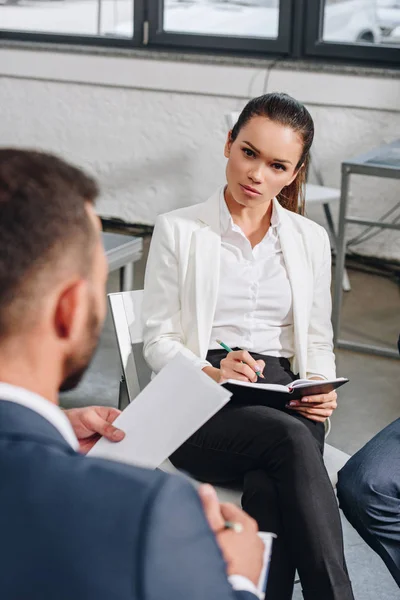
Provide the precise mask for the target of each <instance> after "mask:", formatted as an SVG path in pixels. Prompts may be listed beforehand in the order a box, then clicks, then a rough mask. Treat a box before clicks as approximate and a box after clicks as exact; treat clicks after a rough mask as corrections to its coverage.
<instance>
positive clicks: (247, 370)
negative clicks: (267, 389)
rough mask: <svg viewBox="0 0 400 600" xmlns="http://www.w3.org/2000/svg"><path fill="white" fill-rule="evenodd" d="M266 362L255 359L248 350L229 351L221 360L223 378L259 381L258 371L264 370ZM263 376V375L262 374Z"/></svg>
mask: <svg viewBox="0 0 400 600" xmlns="http://www.w3.org/2000/svg"><path fill="white" fill-rule="evenodd" d="M264 367H265V362H264V361H263V360H258V361H256V360H254V358H253V357H252V356H251V355H250V354H249V352H247V350H234V351H233V352H228V354H227V355H226V357H225V358H223V359H222V360H221V363H220V371H221V379H223V380H225V379H239V381H252V382H253V383H254V382H256V381H257V374H256V371H261V373H262V372H263V370H264ZM262 377H263V376H262Z"/></svg>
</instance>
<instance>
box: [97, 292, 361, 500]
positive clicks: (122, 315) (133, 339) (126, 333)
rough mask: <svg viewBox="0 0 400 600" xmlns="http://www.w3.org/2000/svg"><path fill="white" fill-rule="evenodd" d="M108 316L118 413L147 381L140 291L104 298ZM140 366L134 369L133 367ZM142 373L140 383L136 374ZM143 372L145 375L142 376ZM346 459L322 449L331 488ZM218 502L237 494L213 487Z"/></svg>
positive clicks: (238, 494) (342, 454) (172, 469)
mask: <svg viewBox="0 0 400 600" xmlns="http://www.w3.org/2000/svg"><path fill="white" fill-rule="evenodd" d="M108 298H109V302H110V307H111V314H112V317H113V321H114V326H115V333H116V336H117V342H118V349H119V354H120V358H121V366H122V378H121V385H120V398H119V407H120V408H121V409H123V408H125V406H126V405H127V404H128V403H129V402H132V401H133V400H134V399H135V397H136V396H137V395H138V394H139V392H140V390H141V389H143V387H144V386H145V385H146V384H147V383H148V382H149V381H150V375H151V373H150V369H149V368H148V367H147V365H146V364H145V361H144V358H143V344H142V342H143V332H142V322H141V312H142V301H143V290H138V291H134V292H118V293H115V294H109V295H108ZM140 362H141V363H142V364H141V368H140V369H138V368H137V365H138V364H140ZM139 371H140V372H141V373H142V374H143V373H144V376H143V375H142V380H140V379H139V377H138V372H139ZM146 371H147V372H146ZM349 458H350V456H349V455H348V454H346V453H345V452H342V451H341V450H338V449H337V448H333V446H329V445H328V444H326V445H325V453H324V461H325V466H326V468H327V471H328V473H329V477H330V480H331V482H332V486H333V487H335V486H336V483H337V473H338V471H339V470H340V469H341V468H342V467H343V466H344V465H345V464H346V462H347V461H348V459H349ZM160 469H162V470H163V471H166V472H169V473H177V472H178V471H177V469H175V467H174V466H173V465H172V463H171V462H170V461H169V460H167V461H165V462H164V463H163V464H162V465H161V466H160ZM216 490H217V492H218V497H219V498H220V500H221V502H234V503H235V504H237V505H238V506H240V498H241V490H240V489H234V488H233V487H229V486H216Z"/></svg>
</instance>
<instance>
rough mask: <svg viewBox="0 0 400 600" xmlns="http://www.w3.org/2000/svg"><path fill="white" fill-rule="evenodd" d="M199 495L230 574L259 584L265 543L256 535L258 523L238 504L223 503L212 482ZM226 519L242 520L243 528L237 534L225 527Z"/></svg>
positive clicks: (204, 486) (203, 487)
mask: <svg viewBox="0 0 400 600" xmlns="http://www.w3.org/2000/svg"><path fill="white" fill-rule="evenodd" d="M199 494H200V498H201V500H202V503H203V507H204V512H205V515H206V517H207V520H208V522H209V524H210V527H211V529H212V530H213V532H214V533H215V536H216V538H217V542H218V545H219V547H220V548H221V550H222V554H223V556H224V559H225V562H226V563H227V572H228V575H242V576H243V577H247V579H249V580H250V581H251V582H252V583H254V585H257V584H258V580H259V578H260V574H261V569H262V565H263V555H264V544H263V542H262V541H261V539H260V538H259V537H258V535H257V531H258V527H257V523H256V522H255V520H254V519H252V518H251V517H249V515H247V514H246V513H245V512H244V511H243V510H241V509H240V508H238V507H237V506H234V505H233V504H220V503H219V501H218V496H217V494H216V492H215V490H214V488H213V487H212V486H211V485H208V484H205V485H202V486H201V487H200V489H199ZM225 521H232V522H234V523H240V524H241V525H242V527H243V531H242V532H241V533H236V532H235V531H233V530H232V529H225V528H224V524H225Z"/></svg>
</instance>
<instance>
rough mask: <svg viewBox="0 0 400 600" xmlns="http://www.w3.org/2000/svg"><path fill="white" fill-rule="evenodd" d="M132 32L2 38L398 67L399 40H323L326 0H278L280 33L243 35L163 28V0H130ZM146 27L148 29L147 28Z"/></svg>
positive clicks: (0, 33)
mask: <svg viewBox="0 0 400 600" xmlns="http://www.w3.org/2000/svg"><path fill="white" fill-rule="evenodd" d="M132 2H133V4H134V24H133V37H132V38H127V37H118V36H96V35H75V34H58V33H45V32H28V31H23V30H20V31H16V30H2V29H0V43H1V40H8V41H21V42H31V43H34V42H37V43H50V44H52V43H54V44H64V45H66V46H68V45H69V46H81V47H84V46H91V47H93V46H97V47H100V48H101V47H105V48H119V49H124V48H125V49H135V50H139V51H140V50H144V51H147V52H149V51H151V50H153V49H154V50H163V51H164V52H168V51H171V52H179V51H182V52H191V53H193V54H198V55H201V54H202V53H206V54H210V53H211V52H212V53H214V54H217V55H218V54H219V55H222V56H224V55H225V56H229V55H233V56H244V57H246V56H248V57H255V58H262V59H272V60H273V59H274V58H282V59H284V58H286V59H289V60H294V61H295V60H303V61H307V60H312V61H318V62H320V63H321V64H324V63H326V62H330V63H331V64H332V63H333V64H343V65H351V64H353V65H364V66H372V67H374V66H375V67H381V68H382V67H387V68H393V67H395V66H399V56H400V47H399V46H398V45H397V46H396V45H393V46H391V45H389V44H388V45H374V44H371V45H369V44H356V43H354V44H351V43H343V42H337V43H335V42H325V41H323V40H322V39H321V35H320V34H321V31H322V20H323V14H324V2H325V0H280V12H279V33H278V37H277V38H276V39H271V38H239V37H234V36H214V35H205V34H185V33H179V32H165V31H163V29H162V22H163V5H164V0H132ZM145 32H146V33H145Z"/></svg>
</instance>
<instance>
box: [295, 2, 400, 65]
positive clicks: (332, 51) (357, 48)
mask: <svg viewBox="0 0 400 600" xmlns="http://www.w3.org/2000/svg"><path fill="white" fill-rule="evenodd" d="M325 1H326V0H305V2H306V5H305V9H306V14H307V19H305V28H304V32H303V35H304V56H305V57H307V58H310V57H311V58H328V59H334V60H336V62H338V61H340V62H345V63H351V62H353V63H354V62H359V63H364V64H365V63H366V64H368V65H377V66H382V64H380V63H384V64H386V65H387V66H388V67H389V66H391V67H393V66H394V64H397V65H399V63H400V59H399V57H400V48H399V46H390V45H389V44H388V45H384V44H368V43H365V44H362V43H353V44H351V43H347V44H346V43H345V42H325V41H324V40H323V39H322V38H321V35H322V28H323V19H324V8H325Z"/></svg>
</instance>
